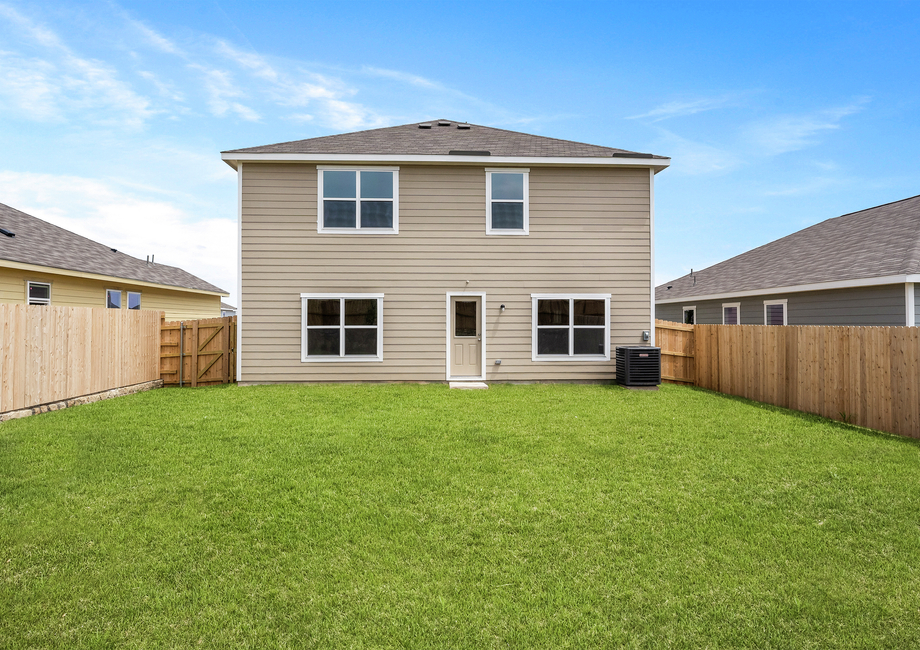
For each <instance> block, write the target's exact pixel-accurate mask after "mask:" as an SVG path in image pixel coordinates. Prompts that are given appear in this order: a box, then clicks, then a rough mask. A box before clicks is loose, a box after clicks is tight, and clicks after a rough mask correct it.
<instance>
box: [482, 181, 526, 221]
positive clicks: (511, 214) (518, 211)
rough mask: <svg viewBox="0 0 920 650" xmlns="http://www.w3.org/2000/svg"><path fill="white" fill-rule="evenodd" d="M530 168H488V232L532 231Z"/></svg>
mask: <svg viewBox="0 0 920 650" xmlns="http://www.w3.org/2000/svg"><path fill="white" fill-rule="evenodd" d="M529 177H530V170H529V169H487V170H486V234H487V235H526V234H528V233H529V232H530V196H529V195H530V180H529Z"/></svg>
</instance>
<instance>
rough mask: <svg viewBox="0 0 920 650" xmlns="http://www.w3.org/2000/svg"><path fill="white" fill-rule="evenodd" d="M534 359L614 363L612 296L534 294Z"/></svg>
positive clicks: (532, 299)
mask: <svg viewBox="0 0 920 650" xmlns="http://www.w3.org/2000/svg"><path fill="white" fill-rule="evenodd" d="M530 297H531V301H532V303H533V342H532V349H533V356H532V358H533V360H534V361H572V360H573V359H584V360H594V361H609V360H610V294H609V293H608V294H536V293H535V294H531V296H530Z"/></svg>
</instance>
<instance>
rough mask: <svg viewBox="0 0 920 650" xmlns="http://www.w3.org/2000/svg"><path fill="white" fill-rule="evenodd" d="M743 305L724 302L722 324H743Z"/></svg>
mask: <svg viewBox="0 0 920 650" xmlns="http://www.w3.org/2000/svg"><path fill="white" fill-rule="evenodd" d="M740 312H741V303H740V302H723V303H722V324H723V325H740V324H741V316H740Z"/></svg>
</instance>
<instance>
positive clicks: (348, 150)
mask: <svg viewBox="0 0 920 650" xmlns="http://www.w3.org/2000/svg"><path fill="white" fill-rule="evenodd" d="M439 122H440V123H444V122H446V123H447V124H446V125H444V126H439ZM425 123H426V124H430V125H431V128H428V129H423V128H419V124H420V123H419V122H413V123H412V124H403V125H402V126H391V127H387V128H384V129H372V130H370V131H357V132H355V133H340V134H338V135H327V136H323V137H320V138H310V139H309V140H295V141H293V142H281V143H279V144H269V145H264V146H261V147H249V148H248V149H234V150H232V151H224V152H222V153H224V154H252V153H255V154H266V153H305V154H307V153H309V154H362V155H364V154H366V155H373V154H392V155H434V156H446V155H449V154H450V152H452V151H469V152H474V151H476V152H479V151H488V152H489V154H490V155H492V156H518V157H566V158H568V157H573V158H610V157H611V156H613V155H614V154H635V153H636V152H632V151H627V150H625V149H613V148H611V147H601V146H598V145H594V144H584V143H582V142H572V141H570V140H557V139H556V138H547V137H544V136H540V135H530V134H529V133H519V132H517V131H506V130H504V129H494V128H492V127H490V126H480V125H478V124H471V125H469V128H468V129H466V128H460V127H459V126H458V125H460V124H465V123H462V122H456V121H453V120H430V121H428V122H425ZM646 156H647V157H648V158H656V159H660V160H669V159H668V158H666V157H664V156H654V155H652V154H645V155H643V156H642V157H643V158H644V157H646Z"/></svg>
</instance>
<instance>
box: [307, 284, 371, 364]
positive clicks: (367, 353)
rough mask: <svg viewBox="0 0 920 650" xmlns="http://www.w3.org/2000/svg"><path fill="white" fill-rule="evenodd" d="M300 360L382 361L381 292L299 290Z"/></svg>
mask: <svg viewBox="0 0 920 650" xmlns="http://www.w3.org/2000/svg"><path fill="white" fill-rule="evenodd" d="M300 299H301V303H302V309H303V332H302V334H303V339H302V341H301V360H302V361H383V323H382V321H383V294H382V293H355V294H344V295H343V294H328V293H312V294H308V293H302V294H300Z"/></svg>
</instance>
